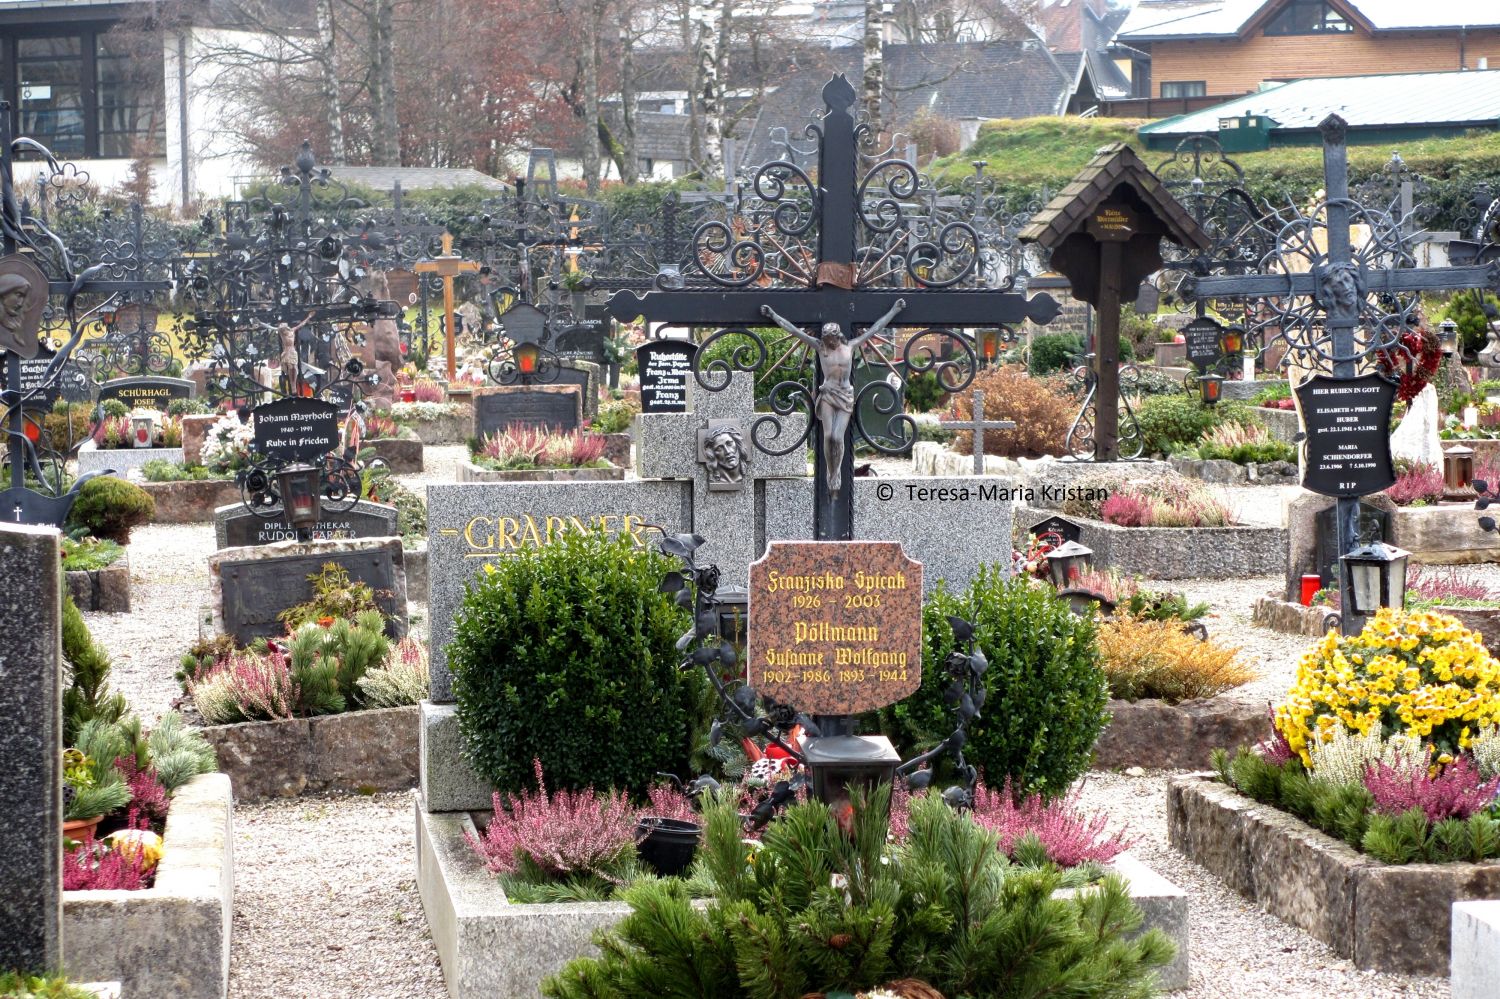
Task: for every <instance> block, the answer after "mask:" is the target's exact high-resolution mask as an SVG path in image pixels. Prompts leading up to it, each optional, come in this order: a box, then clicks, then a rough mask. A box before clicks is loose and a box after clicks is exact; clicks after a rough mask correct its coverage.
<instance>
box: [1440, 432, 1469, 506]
mask: <svg viewBox="0 0 1500 999" xmlns="http://www.w3.org/2000/svg"><path fill="white" fill-rule="evenodd" d="M1474 496H1475V492H1474V449H1473V448H1471V447H1464V446H1463V445H1462V444H1455V445H1454V446H1453V447H1450V448H1448V450H1446V451H1444V452H1443V499H1445V500H1471V499H1473V498H1474Z"/></svg>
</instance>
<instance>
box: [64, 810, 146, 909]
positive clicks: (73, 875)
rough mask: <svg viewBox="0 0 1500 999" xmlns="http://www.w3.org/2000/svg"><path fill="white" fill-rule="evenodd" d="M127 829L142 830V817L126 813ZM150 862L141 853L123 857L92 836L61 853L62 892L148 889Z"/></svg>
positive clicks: (144, 823)
mask: <svg viewBox="0 0 1500 999" xmlns="http://www.w3.org/2000/svg"><path fill="white" fill-rule="evenodd" d="M128 826H129V828H131V829H146V828H148V827H149V824H148V823H147V822H146V820H145V818H144V817H142V816H139V815H137V813H136V811H135V809H133V808H132V809H131V810H130V819H129V822H128ZM150 864H151V862H150V861H149V860H148V859H147V858H146V853H145V851H144V850H142V851H139V852H137V853H135V854H134V855H133V856H126V855H125V854H124V853H121V852H120V851H119V850H112V849H110V848H109V847H108V846H107V845H105V844H103V843H96V842H95V840H94V837H93V836H92V835H90V836H88V838H86V839H85V840H84V841H83V843H82V844H81V845H80V846H79V847H78V848H77V849H75V850H73V851H72V852H71V853H64V854H63V891H139V890H141V889H142V888H146V887H148V885H147V875H148V873H149V870H150Z"/></svg>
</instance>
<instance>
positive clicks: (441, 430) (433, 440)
mask: <svg viewBox="0 0 1500 999" xmlns="http://www.w3.org/2000/svg"><path fill="white" fill-rule="evenodd" d="M401 425H402V426H403V427H407V428H409V429H410V430H411V431H412V433H414V434H416V435H417V439H418V440H420V441H421V442H422V443H423V444H462V443H463V442H464V441H466V440H468V439H469V437H470V436H471V435H472V434H473V433H474V407H473V406H471V405H469V403H468V402H464V403H461V404H459V406H458V408H457V409H456V410H454V411H453V412H452V413H447V414H444V415H442V416H438V417H436V418H434V419H431V420H402V421H401Z"/></svg>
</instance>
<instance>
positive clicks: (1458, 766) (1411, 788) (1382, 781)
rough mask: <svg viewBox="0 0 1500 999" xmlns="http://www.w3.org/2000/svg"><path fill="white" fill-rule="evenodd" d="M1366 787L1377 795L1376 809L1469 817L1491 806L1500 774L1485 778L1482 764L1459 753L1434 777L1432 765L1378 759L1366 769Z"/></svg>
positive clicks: (1432, 818)
mask: <svg viewBox="0 0 1500 999" xmlns="http://www.w3.org/2000/svg"><path fill="white" fill-rule="evenodd" d="M1365 789H1366V790H1367V791H1369V792H1370V795H1371V796H1372V797H1373V798H1374V799H1375V808H1376V810H1377V811H1380V812H1383V813H1385V814H1386V815H1401V814H1403V813H1405V812H1408V811H1410V810H1411V809H1413V808H1420V809H1421V810H1422V811H1423V813H1424V814H1426V816H1427V821H1429V822H1441V821H1443V820H1444V819H1467V818H1468V817H1469V816H1471V815H1473V814H1474V813H1475V812H1480V811H1483V810H1484V809H1486V808H1488V807H1489V805H1490V803H1491V802H1493V801H1494V800H1495V794H1496V792H1497V791H1500V777H1497V778H1495V779H1494V780H1492V781H1484V780H1482V779H1481V778H1480V776H1479V768H1478V767H1476V766H1475V765H1474V761H1473V760H1471V759H1469V758H1468V757H1467V756H1460V757H1459V758H1458V759H1456V760H1454V761H1453V762H1452V763H1450V764H1448V765H1447V766H1445V767H1443V768H1442V770H1441V771H1439V773H1438V775H1437V776H1436V777H1434V776H1433V775H1432V770H1431V768H1430V767H1417V768H1416V769H1414V770H1412V771H1410V772H1408V771H1405V770H1398V769H1396V768H1394V767H1390V766H1388V765H1386V764H1385V763H1376V764H1374V765H1373V766H1371V767H1370V768H1369V769H1368V770H1366V771H1365Z"/></svg>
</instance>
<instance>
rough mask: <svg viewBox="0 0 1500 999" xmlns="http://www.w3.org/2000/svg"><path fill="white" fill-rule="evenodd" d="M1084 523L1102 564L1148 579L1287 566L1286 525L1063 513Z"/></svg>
mask: <svg viewBox="0 0 1500 999" xmlns="http://www.w3.org/2000/svg"><path fill="white" fill-rule="evenodd" d="M1055 515H1057V511H1056V510H1043V509H1038V508H1035V507H1025V506H1023V507H1018V508H1017V510H1016V521H1017V522H1018V523H1023V524H1029V523H1039V522H1041V521H1043V520H1046V519H1047V518H1048V517H1052V516H1055ZM1063 516H1065V517H1067V518H1068V519H1069V520H1071V521H1073V522H1074V523H1076V524H1078V525H1079V526H1080V527H1082V528H1083V532H1082V537H1081V538H1080V540H1081V541H1082V543H1083V544H1084V545H1086V546H1088V547H1089V548H1092V549H1093V551H1094V565H1095V566H1096V567H1098V568H1104V567H1108V568H1112V569H1118V570H1119V571H1120V572H1122V573H1124V574H1126V575H1138V576H1142V577H1144V578H1146V579H1228V578H1232V577H1235V576H1264V575H1277V574H1284V573H1285V572H1286V553H1287V534H1286V528H1284V527H1118V526H1116V525H1114V524H1106V523H1105V522H1104V521H1102V520H1092V519H1090V518H1088V517H1075V516H1073V515H1071V514H1066V513H1065V514H1063Z"/></svg>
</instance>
